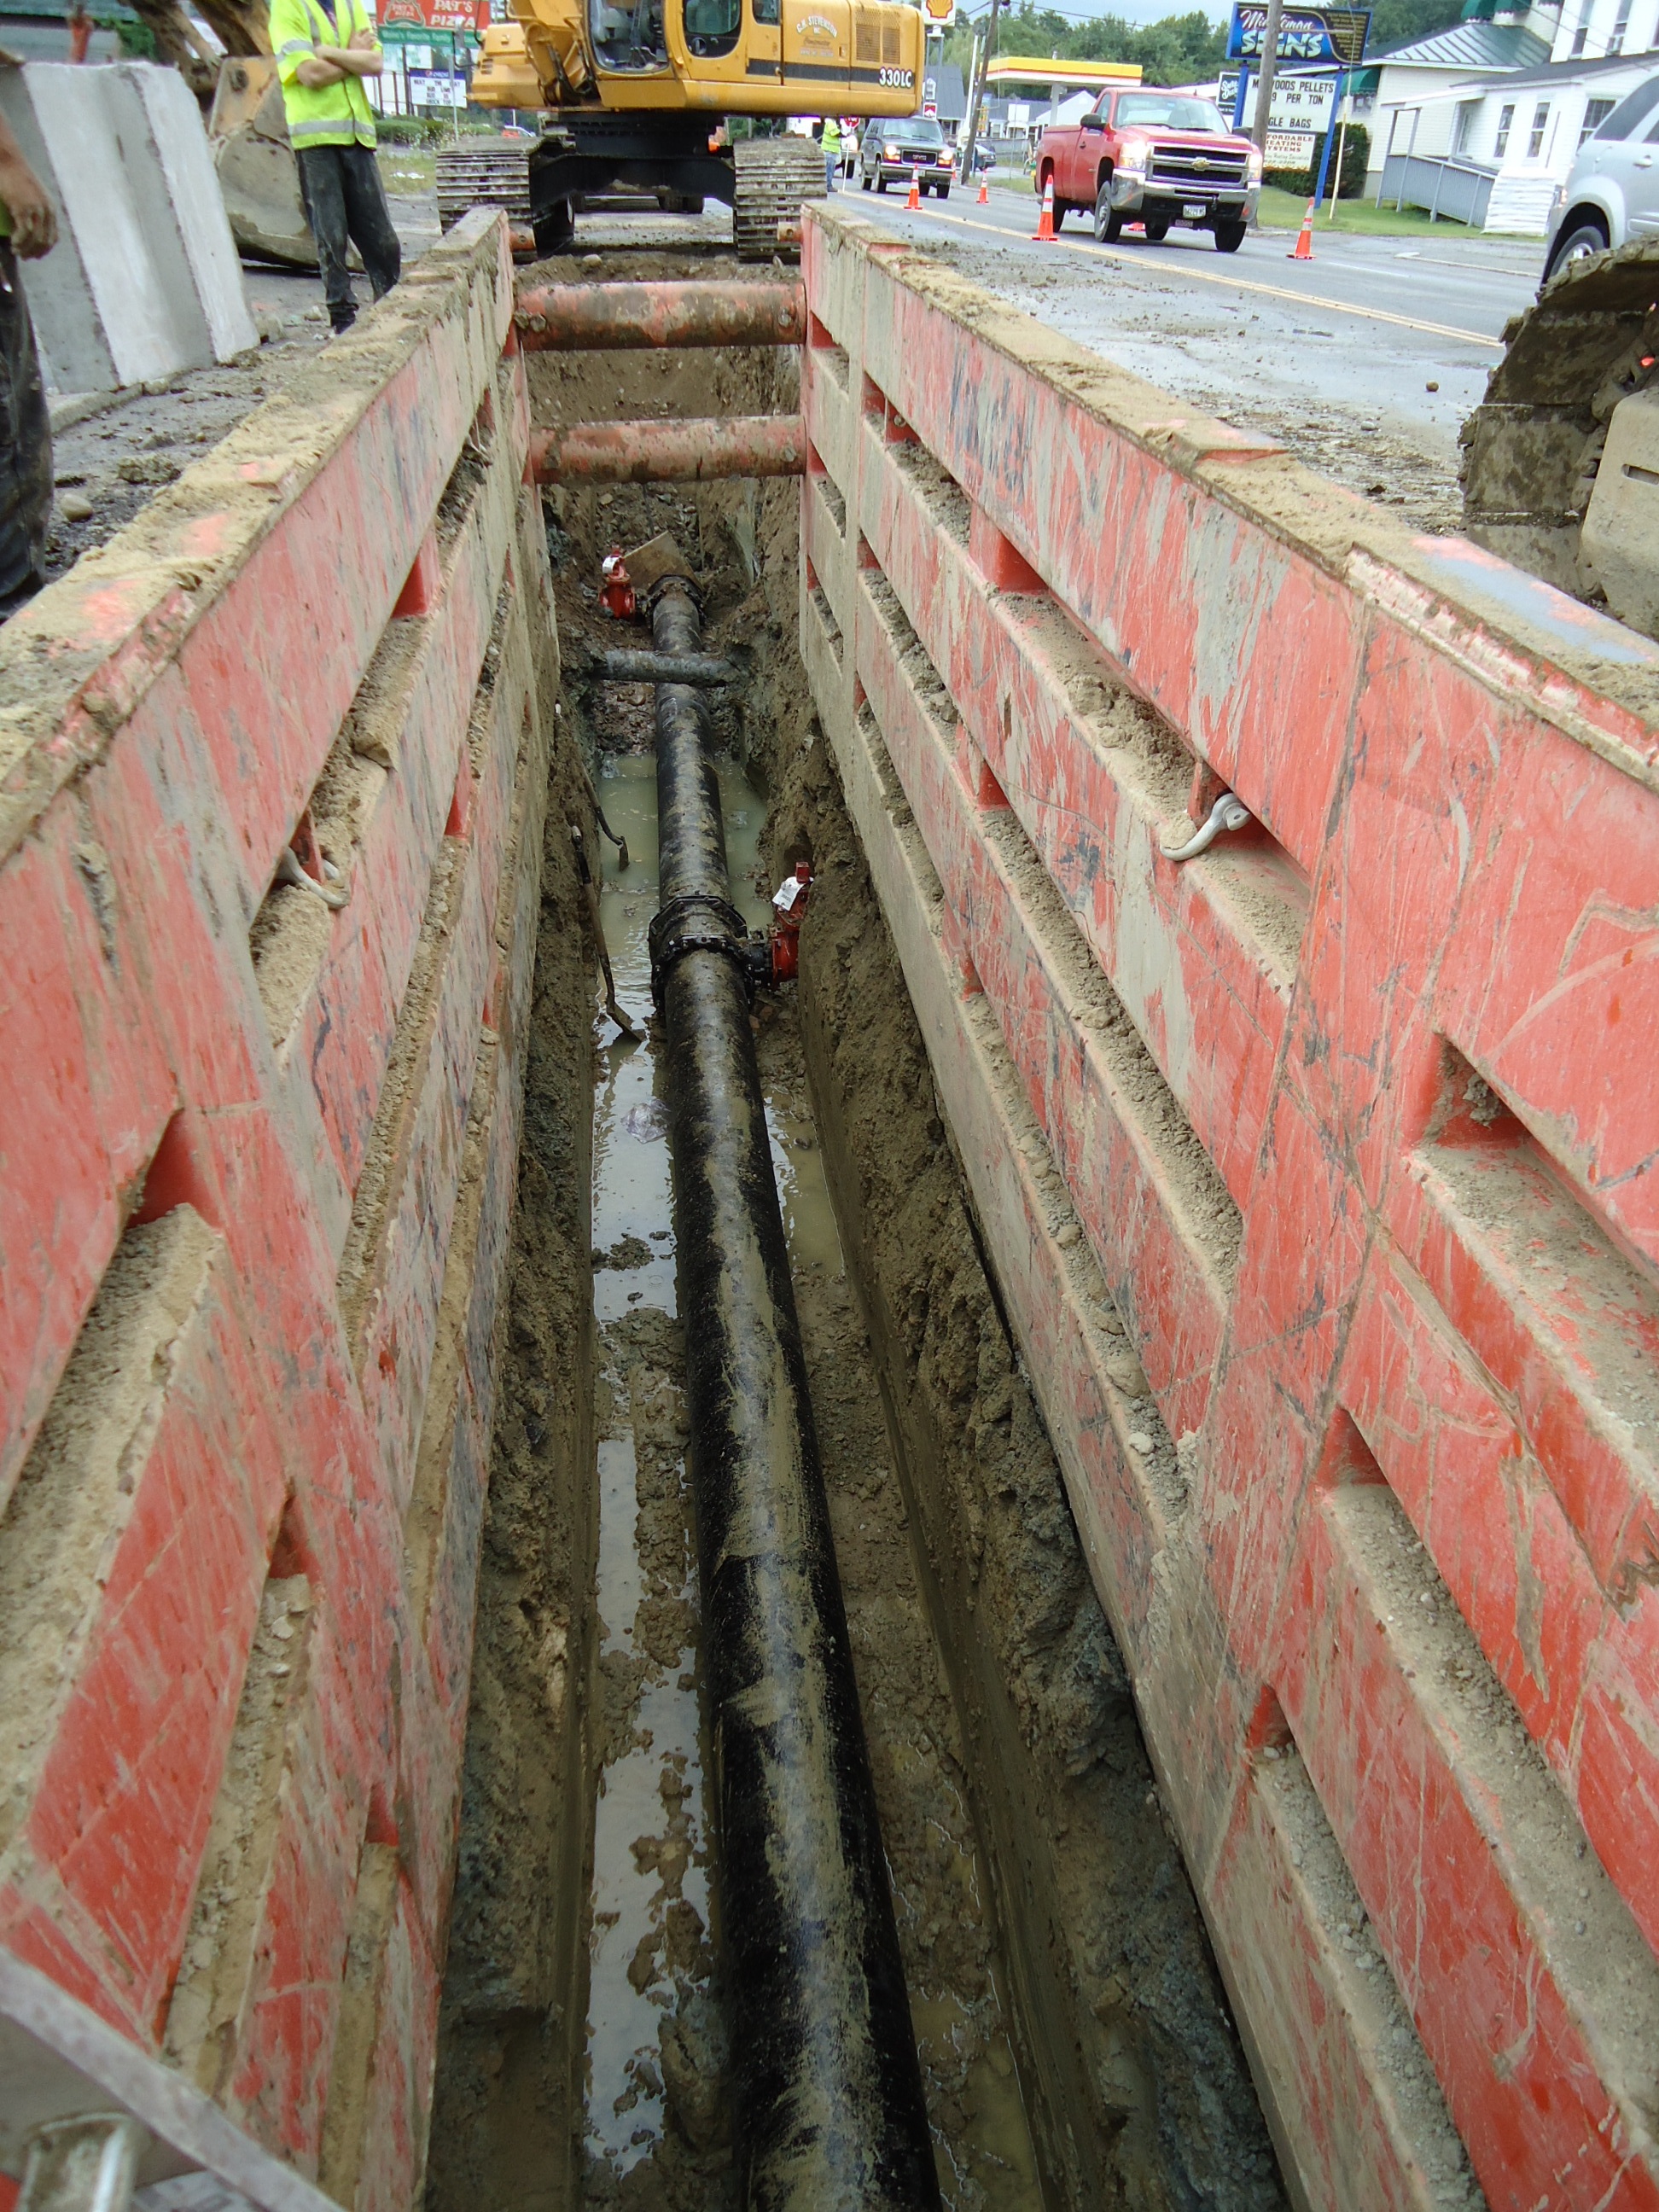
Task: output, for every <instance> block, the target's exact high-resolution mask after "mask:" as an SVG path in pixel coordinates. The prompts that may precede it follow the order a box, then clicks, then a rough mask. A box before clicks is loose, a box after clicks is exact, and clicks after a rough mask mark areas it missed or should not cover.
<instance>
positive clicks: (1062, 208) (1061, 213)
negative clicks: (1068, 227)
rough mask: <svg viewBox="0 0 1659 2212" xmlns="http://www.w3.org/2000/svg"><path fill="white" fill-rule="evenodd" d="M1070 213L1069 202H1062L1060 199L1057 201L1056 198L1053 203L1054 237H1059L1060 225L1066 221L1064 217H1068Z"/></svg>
mask: <svg viewBox="0 0 1659 2212" xmlns="http://www.w3.org/2000/svg"><path fill="white" fill-rule="evenodd" d="M1071 212H1072V203H1071V202H1070V200H1062V199H1058V198H1057V199H1056V200H1055V202H1054V234H1055V235H1056V236H1058V235H1059V233H1060V225H1061V223H1063V222H1065V220H1066V216H1068V215H1070V213H1071Z"/></svg>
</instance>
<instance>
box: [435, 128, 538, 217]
mask: <svg viewBox="0 0 1659 2212" xmlns="http://www.w3.org/2000/svg"><path fill="white" fill-rule="evenodd" d="M435 168H436V170H437V186H438V221H439V222H441V224H442V226H443V228H445V229H446V230H453V228H455V225H456V224H457V223H458V222H459V221H460V219H461V217H462V216H464V215H466V214H469V213H470V212H471V210H472V209H474V208H476V207H496V208H500V209H501V210H502V211H503V212H504V213H505V215H506V216H507V221H508V222H510V223H513V224H514V225H519V226H522V227H525V228H528V226H529V222H530V146H529V143H528V142H527V141H526V140H522V139H520V140H517V141H514V140H512V139H489V138H473V139H470V140H468V142H467V143H465V145H461V146H445V147H443V148H441V149H440V151H439V154H438V158H437V161H436V163H435Z"/></svg>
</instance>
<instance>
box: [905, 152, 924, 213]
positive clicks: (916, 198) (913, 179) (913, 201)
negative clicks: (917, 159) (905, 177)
mask: <svg viewBox="0 0 1659 2212" xmlns="http://www.w3.org/2000/svg"><path fill="white" fill-rule="evenodd" d="M904 204H905V206H906V207H907V208H919V207H920V206H921V170H920V169H919V168H917V167H915V164H914V163H912V165H911V168H910V197H909V198H908V200H906V202H905V203H904Z"/></svg>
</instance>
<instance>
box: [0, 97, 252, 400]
mask: <svg viewBox="0 0 1659 2212" xmlns="http://www.w3.org/2000/svg"><path fill="white" fill-rule="evenodd" d="M0 114H3V115H4V117H5V119H6V121H7V122H8V123H9V125H11V127H12V130H13V131H15V133H16V136H17V138H18V141H19V143H21V146H22V149H23V152H24V154H25V155H26V156H27V159H28V161H29V163H30V165H31V167H33V169H34V171H35V173H36V174H37V175H38V176H39V177H40V180H41V182H42V183H43V184H44V185H46V189H47V191H48V192H49V193H50V194H51V196H52V199H53V201H54V203H55V204H56V206H57V209H58V224H59V237H58V244H57V245H56V246H54V247H53V249H52V252H50V253H49V254H47V255H46V258H44V259H43V260H40V261H37V262H32V263H28V264H25V268H24V277H23V283H24V289H25V292H26V293H27V298H28V302H29V311H30V313H31V314H32V315H33V318H34V327H35V335H36V337H37V340H38V342H39V344H40V350H41V354H42V356H43V358H44V361H45V363H46V372H47V377H48V380H49V381H50V382H51V383H52V384H53V385H54V386H56V387H57V389H58V390H59V391H61V392H103V391H110V390H113V389H115V388H117V387H118V386H122V385H126V384H137V383H142V382H143V381H145V380H147V379H149V378H152V377H164V376H172V375H173V374H177V372H178V371H179V370H181V369H186V368H205V367H207V366H209V365H210V363H212V362H216V361H229V360H231V359H232V358H233V357H234V356H235V355H236V354H239V353H240V352H242V351H244V350H245V349H246V348H248V347H250V346H253V345H257V344H258V331H256V330H255V328H254V325H253V321H252V316H251V315H250V314H249V313H248V307H247V302H246V299H245V298H244V296H243V292H242V276H241V266H240V262H239V261H238V259H237V255H236V248H235V245H234V242H233V240H232V238H231V234H230V224H229V222H228V218H227V216H226V214H225V206H224V200H223V198H222V195H221V193H220V190H219V182H218V179H217V177H216V173H215V172H214V167H213V157H212V155H211V153H210V149H209V147H208V141H207V133H206V131H204V128H203V124H202V116H201V111H200V109H199V108H198V107H197V104H196V100H195V97H194V95H193V94H191V90H190V88H189V87H188V86H187V85H186V84H185V81H184V79H183V78H182V77H181V76H179V72H178V71H177V70H171V69H161V68H158V67H156V66H155V64H153V63H149V62H117V63H111V64H105V65H102V66H100V67H96V68H84V67H83V68H79V69H76V68H73V67H71V66H70V65H69V64H66V63H58V62H30V63H27V64H25V65H24V66H23V67H22V68H21V69H4V70H0Z"/></svg>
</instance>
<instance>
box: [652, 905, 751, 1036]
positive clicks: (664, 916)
mask: <svg viewBox="0 0 1659 2212" xmlns="http://www.w3.org/2000/svg"><path fill="white" fill-rule="evenodd" d="M700 918H701V920H702V922H703V927H698V926H697V924H698V921H699V919H700ZM708 921H715V922H718V923H719V924H720V925H721V926H720V927H719V928H717V929H710V928H709V927H707V924H708ZM748 939H749V925H748V923H747V922H746V921H744V918H743V916H742V915H740V914H739V913H738V909H737V908H736V907H734V906H733V905H732V902H731V901H730V900H729V899H723V898H720V897H717V896H716V895H715V894H714V892H713V891H682V892H681V893H680V894H679V896H678V897H677V898H671V899H668V900H666V901H665V902H664V903H663V904H662V905H661V906H659V908H658V909H657V911H656V913H655V914H654V915H653V916H652V917H651V926H650V927H649V929H647V932H646V939H645V941H646V945H647V949H648V951H649V952H650V954H651V998H652V1003H653V1005H654V1006H656V1008H657V1011H658V1012H659V1013H660V1012H661V1011H662V1003H663V990H664V987H665V984H666V982H667V980H668V972H669V970H670V969H671V968H672V967H674V966H675V965H676V963H678V962H679V961H681V960H684V957H685V956H686V954H687V953H688V952H720V953H724V954H725V956H726V958H727V959H728V960H732V961H734V962H735V963H737V967H738V972H739V973H740V974H741V975H742V977H743V980H744V989H745V990H746V991H747V992H748V994H749V996H750V999H752V998H753V997H754V995H755V981H754V975H753V973H752V970H751V969H750V964H749V954H748V951H747V949H746V947H747V945H748Z"/></svg>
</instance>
